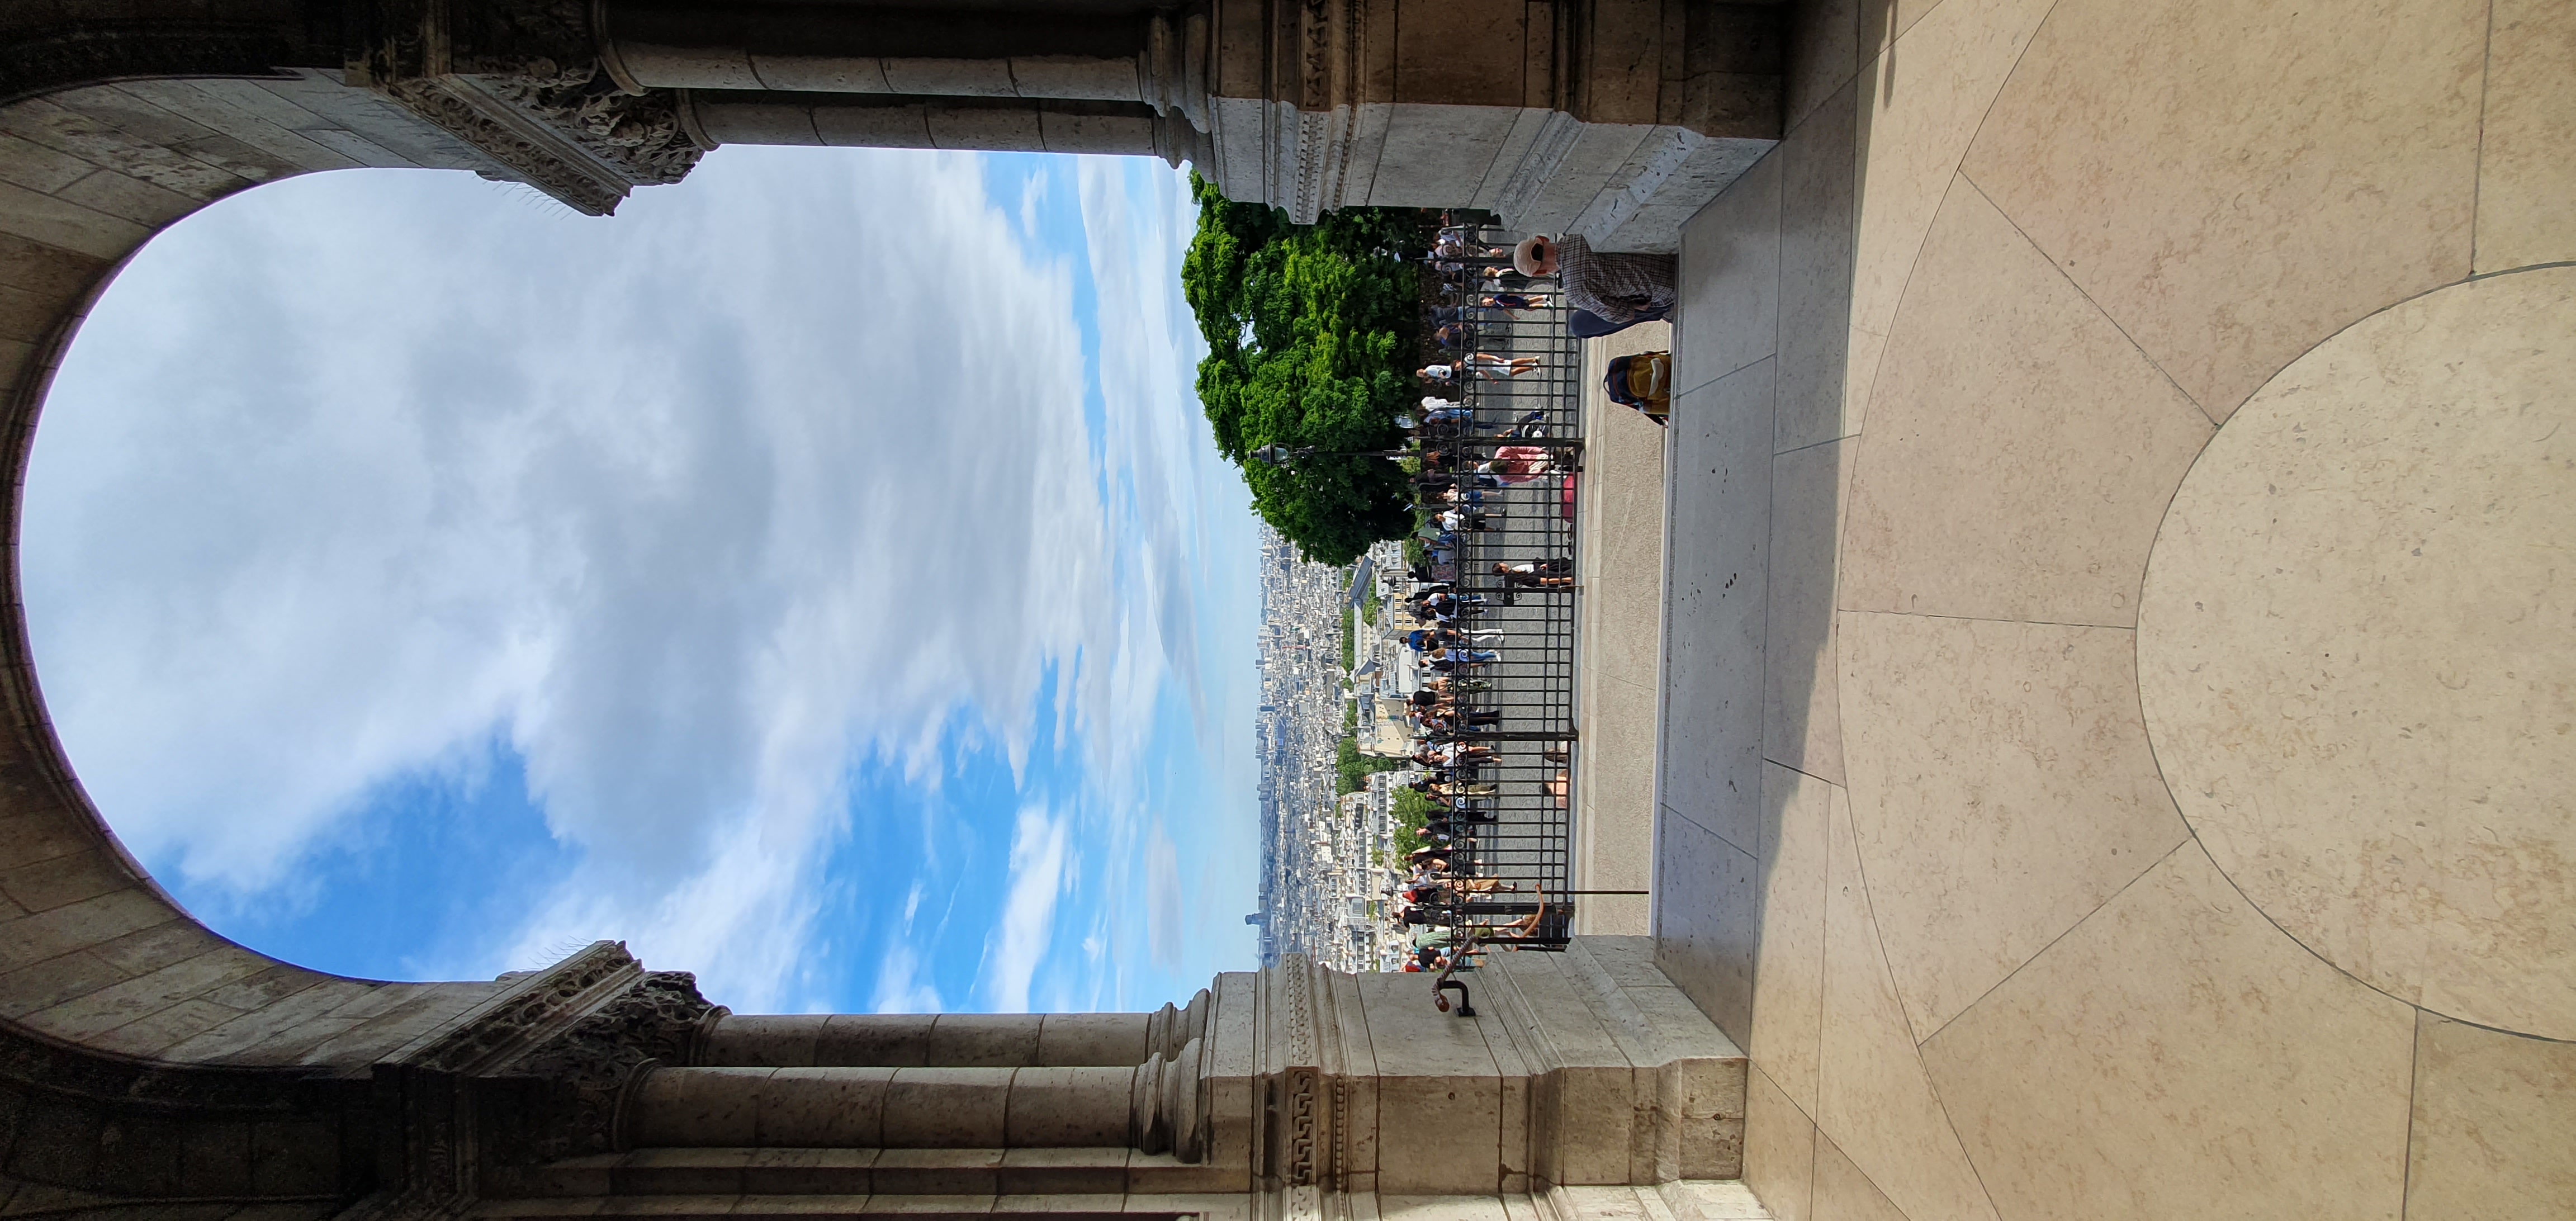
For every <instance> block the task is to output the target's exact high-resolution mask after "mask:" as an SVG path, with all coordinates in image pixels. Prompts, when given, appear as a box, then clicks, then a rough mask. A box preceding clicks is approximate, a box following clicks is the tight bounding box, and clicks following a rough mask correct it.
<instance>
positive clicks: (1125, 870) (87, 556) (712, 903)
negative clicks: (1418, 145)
mask: <svg viewBox="0 0 2576 1221" xmlns="http://www.w3.org/2000/svg"><path fill="white" fill-rule="evenodd" d="M1190 220H1191V212H1190V207H1189V203H1188V198H1187V190H1186V184H1185V181H1184V180H1183V179H1182V178H1181V176H1180V175H1177V174H1175V173H1174V172H1173V171H1171V170H1169V169H1168V168H1166V167H1164V166H1163V165H1161V164H1160V163H1157V162H1152V161H1147V160H1141V159H1089V158H1086V159H1073V158H1050V157H1037V156H1013V155H982V156H977V155H964V154H932V153H920V152H903V151H888V150H818V149H771V148H727V149H724V150H721V151H719V152H717V153H715V154H713V155H711V156H710V157H708V158H707V160H706V162H705V163H704V164H703V165H701V166H700V167H699V169H698V170H697V172H696V173H695V174H694V175H693V176H692V177H691V178H690V180H689V181H688V182H686V183H684V184H682V185H680V186H677V187H665V188H653V189H647V190H644V191H640V192H638V193H637V194H636V195H635V196H634V197H633V198H632V199H630V200H629V201H628V202H627V204H626V205H625V206H624V207H623V208H622V209H621V210H620V213H619V215H618V216H617V217H615V218H613V219H609V220H593V219H588V218H583V217H579V216H575V215H573V214H571V213H569V212H567V211H565V210H563V209H561V208H559V207H557V206H555V205H554V204H552V203H550V202H547V201H545V200H543V199H542V198H540V197H537V196H534V195H533V194H531V193H530V192H528V191H526V190H525V189H524V188H517V187H509V186H502V185H496V184H491V183H486V182H482V181H480V180H477V179H474V178H471V177H469V176H466V175H462V174H442V173H435V172H428V171H355V172H344V173H333V174H323V175H316V176H312V177H309V178H302V179H295V180H291V181H288V182H284V183H278V184H273V185H270V186H265V187H262V188H259V189H257V190H254V191H251V192H248V193H247V194H245V195H242V196H237V197H235V198H233V199H230V200H227V201H224V202H222V203H219V204H217V205H215V206H213V207H211V208H209V209H207V210H206V211H205V212H203V213H200V214H199V215H197V216H195V217H192V218H190V219H188V220H186V221H183V222H181V223H180V224H179V225H177V226H176V227H174V228H173V229H172V230H171V231H170V232H168V233H166V234H164V235H163V236H162V237H160V238H158V239H156V240H155V241H154V242H153V243H152V244H151V245H150V246H149V247H147V248H146V249H145V250H144V252H143V253H142V254H141V255H140V256H139V257H138V258H137V259H136V260H135V262H134V263H133V265H132V266H130V267H129V268H127V269H126V271H125V272H124V273H123V274H122V275H121V276H120V278H119V280H118V282H117V283H116V285H115V286H114V287H113V288H112V289H111V290H110V291H109V292H108V293H107V295H106V296H105V297H104V298H103V299H102V301H101V302H100V304H99V306H98V308H97V309H96V310H95V311H94V312H93V314H92V316H91V318H90V320H89V322H88V324H87V325H86V326H85V327H84V329H83V331H82V334H81V336H80V338H79V339H78V341H77V342H76V343H75V344H74V346H73V348H72V350H71V354H70V357H69V359H68V360H67V361H66V363H65V366H64V368H63V370H62V373H61V376H60V377H59V379H58V380H57V382H56V384H55V387H54V390H53V393H52V395H51V397H50V398H49V399H48V402H47V406H46V413H45V419H44V422H43V424H42V426H41V427H40V429H39V431H38V435H37V441H36V452H35V457H34V461H33V463H32V464H31V466H30V470H29V476H28V489H27V506H28V512H27V517H26V526H25V534H24V545H23V557H24V558H23V570H24V576H25V583H26V593H27V602H28V619H29V627H30V632H31V634H32V636H33V640H34V644H35V648H36V657H37V661H38V666H39V672H40V676H41V679H42V682H43V685H44V690H45V695H46V699H47V702H48V707H49V709H50V711H51V712H52V714H53V717H54V720H55V723H56V726H57V729H58V730H59V732H60V733H61V735H62V738H63V741H64V744H65V747H66V749H67V750H68V751H69V752H70V755H71V758H72V762H73V764H74V766H75V767H76V768H77V769H78V770H79V772H80V775H81V777H82V780H83V782H84V784H85V785H86V786H87V787H88V789H89V792H90V795H91V796H92V798H93V799H94V800H95V801H96V802H97V803H98V805H99V807H100V809H101V811H102V812H103V813H104V814H105V815H106V816H107V819H108V821H109V823H110V824H111V825H112V826H114V827H115V828H116V830H117V832H118V834H119V835H120V837H122V838H123V839H124V840H125V842H126V843H127V845H128V846H129V847H130V848H131V849H132V850H133V851H134V852H135V853H136V854H137V855H138V856H139V857H140V858H141V859H142V860H143V862H144V863H145V864H146V865H147V866H148V867H150V868H151V869H152V870H153V872H154V874H155V875H156V876H157V877H159V878H160V879H161V880H162V882H163V883H164V884H165V885H167V886H169V887H170V888H171V890H172V891H173V892H174V893H175V894H176V895H177V896H178V897H179V898H180V900H181V901H182V902H184V903H186V904H187V905H188V906H189V907H190V908H191V909H192V910H193V911H195V912H196V913H197V914H198V915H199V916H201V917H202V918H204V919H206V920H207V921H208V922H209V923H211V924H212V925H214V927H216V928H217V929H218V930H220V931H223V932H225V933H227V934H228V935H230V936H232V937H234V938H236V939H237V940H240V941H242V942H244V943H246V944H249V945H251V946H254V947H256V948H259V949H262V950H265V951H267V952H270V953H273V954H277V955H279V956H281V957H285V958H288V959H291V960H294V961H297V962H301V963H304V964H307V965H310V966H314V967H319V968H322V969H326V970H332V971H339V972H343V973H347V974H354V975H365V976H374V977H388V978H414V979H431V978H472V977H478V976H489V975H492V974H495V973H497V972H500V971H504V970H511V969H518V968H524V967H530V966H536V965H540V964H542V963H545V962H549V961H552V960H553V959H554V958H556V957H559V956H560V955H561V954H563V953H565V952H568V951H569V950H571V949H573V948H575V947H577V946H579V945H581V944H584V943H586V942H588V941H590V940H593V939H595V938H601V937H608V938H616V939H620V940H625V941H627V942H628V943H629V944H630V946H631V947H632V948H633V949H634V950H635V952H636V953H637V954H638V955H639V956H641V957H642V958H643V959H644V960H645V961H646V963H647V964H648V965H650V966H654V967H657V968H670V969H688V970H695V971H697V972H698V973H699V978H700V984H701V987H702V988H704V989H705V991H706V992H707V994H708V995H709V996H710V997H711V998H712V999H714V1000H717V1001H719V1002H721V1003H725V1004H730V1005H732V1006H733V1007H734V1008H735V1009H736V1010H738V1011H744V1012H753V1011H804V1010H844V1011H851V1010H871V1009H930V1008H944V1009H958V1010H1015V1009H1041V1010H1045V1009H1119V1008H1143V1007H1150V1006H1152V1005H1155V1004H1158V1003H1160V1002H1162V1001H1164V1000H1166V999H1186V998H1187V996H1188V994H1189V993H1190V992H1191V991H1192V990H1194V989H1196V988H1198V987H1200V986H1203V985H1204V984H1205V983H1206V981H1207V979H1208V977H1209V976H1210V975H1211V974H1212V973H1213V972H1215V971H1218V970H1222V969H1232V968H1241V967H1247V966H1249V965H1251V961H1250V960H1251V957H1252V953H1253V946H1252V940H1251V938H1250V936H1249V935H1248V934H1249V932H1250V930H1249V929H1248V928H1247V927H1246V926H1245V925H1244V924H1243V923H1242V920H1241V917H1242V913H1243V912H1245V911H1248V910H1250V908H1251V906H1252V902H1253V900H1252V895H1253V892H1254V889H1255V887H1254V877H1255V867H1256V864H1257V862H1256V859H1255V851H1256V850H1255V846H1254V843H1255V823H1256V817H1255V811H1254V805H1253V802H1254V772H1253V768H1254V767H1255V762H1254V759H1253V757H1252V733H1251V724H1252V710H1253V707H1254V705H1255V704H1256V703H1257V701H1258V691H1257V689H1256V686H1255V681H1254V670H1253V667H1252V665H1251V664H1250V662H1251V660H1252V657H1253V648H1254V645H1253V637H1254V629H1255V626H1256V624H1257V620H1258V616H1259V603H1258V594H1257V590H1256V588H1255V584H1254V566H1253V548H1254V543H1253V520H1252V517H1251V515H1250V511H1249V497H1248V494H1247V493H1246V491H1245V490H1244V487H1243V485H1242V482H1241V480H1240V478H1239V477H1238V476H1237V475H1236V474H1235V473H1234V472H1233V471H1232V470H1231V468H1229V467H1228V466H1226V465H1225V464H1224V463H1223V462H1222V460H1221V459H1219V458H1218V457H1217V455H1216V454H1215V452H1214V449H1213V447H1212V445H1211V443H1210V441H1209V438H1208V432H1207V426H1206V424H1205V421H1204V420H1203V419H1202V417H1201V416H1200V415H1199V412H1198V410H1197V404H1196V401H1195V399H1194V398H1193V397H1192V395H1191V393H1190V390H1189V386H1190V375H1191V369H1192V366H1193V365H1194V364H1195V362H1196V360H1197V358H1198V356H1199V354H1200V349H1199V347H1198V343H1197V338H1196V334H1195V331H1194V329H1193V328H1192V327H1191V325H1190V323H1189V318H1188V308H1187V305H1186V304H1185V303H1184V302H1183V301H1182V300H1181V299H1180V292H1179V283H1178V268H1179V259H1180V252H1181V249H1182V247H1183V245H1184V244H1185V243H1186V241H1187V239H1188V235H1189V228H1190Z"/></svg>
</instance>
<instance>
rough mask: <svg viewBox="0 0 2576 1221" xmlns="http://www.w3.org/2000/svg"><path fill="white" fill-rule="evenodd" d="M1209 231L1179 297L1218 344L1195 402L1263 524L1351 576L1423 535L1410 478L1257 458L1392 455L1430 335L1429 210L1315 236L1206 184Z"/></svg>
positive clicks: (1343, 220) (1186, 268)
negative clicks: (1371, 553)
mask: <svg viewBox="0 0 2576 1221" xmlns="http://www.w3.org/2000/svg"><path fill="white" fill-rule="evenodd" d="M1190 189H1191V191H1192V193H1193V195H1194V197H1195V198H1196V199H1197V200H1198V205H1199V225H1198V234H1197V236H1196V237H1195V238H1193V239H1192V240H1191V242H1190V250H1189V255H1188V256H1187V258H1185V259H1184V260H1183V261H1182V264H1181V286H1182V289H1183V291H1184V292H1185V293H1186V294H1187V295H1188V298H1189V302H1190V309H1191V310H1192V311H1193V312H1195V313H1196V314H1197V315H1198V323H1199V331H1200V333H1201V334H1202V335H1204V336H1206V338H1207V345H1208V355H1207V359H1205V360H1202V361H1200V362H1199V376H1198V392H1199V402H1200V403H1201V405H1203V406H1204V407H1205V408H1206V410H1207V417H1208V423H1209V424H1210V425H1211V426H1213V428H1214V429H1215V432H1216V444H1217V449H1218V450H1220V451H1221V452H1223V453H1224V454H1225V456H1226V457H1227V458H1228V459H1231V460H1232V461H1233V462H1235V463H1236V464H1237V465H1239V466H1241V467H1243V473H1244V480H1245V482H1247V483H1249V484H1251V485H1252V503H1253V507H1254V509H1255V510H1257V511H1258V512H1259V513H1260V514H1261V516H1262V518H1263V519H1264V520H1266V521H1268V522H1269V523H1270V524H1271V526H1272V527H1273V528H1274V529H1277V530H1278V531H1279V533H1280V534H1282V535H1284V536H1285V537H1287V538H1288V539H1289V541H1291V542H1294V543H1296V544H1297V547H1298V549H1299V550H1300V551H1302V552H1304V553H1305V556H1306V558H1307V559H1309V560H1312V561H1314V562H1316V563H1321V564H1349V563H1351V562H1353V561H1355V560H1357V559H1358V558H1359V557H1360V555H1361V553H1362V552H1364V551H1366V550H1367V549H1368V546H1369V544H1370V543H1373V542H1376V541H1378V540H1380V539H1391V538H1402V537H1404V536H1405V535H1407V534H1408V533H1410V532H1411V531H1412V529H1413V512H1412V508H1411V497H1410V490H1409V489H1408V487H1407V486H1406V482H1405V480H1406V475H1405V473H1404V471H1403V469H1402V468H1400V467H1399V466H1398V465H1397V464H1396V463H1394V462H1390V461H1387V460H1386V459H1384V458H1332V457H1321V456H1319V457H1314V458H1308V459H1305V460H1303V461H1301V462H1299V463H1298V464H1297V466H1296V468H1295V469H1294V470H1281V469H1278V468H1276V467H1272V466H1270V465H1268V464H1266V463H1262V462H1258V461H1254V460H1252V458H1251V455H1252V454H1253V452H1254V451H1256V450H1259V449H1261V448H1263V447H1265V446H1269V445H1274V444H1277V445H1285V446H1289V447H1292V448H1294V447H1299V446H1312V447H1314V448H1317V449H1321V450H1327V451H1351V450H1359V451H1365V450H1381V449H1392V448H1395V447H1396V446H1399V445H1401V444H1403V442H1404V434H1403V432H1402V431H1401V430H1399V429H1398V428H1397V427H1396V425H1395V417H1396V415H1397V414H1398V413H1399V412H1402V411H1403V410H1404V409H1405V408H1406V407H1407V406H1409V405H1411V403H1412V401H1413V400H1414V399H1415V398H1417V397H1419V395H1418V392H1416V391H1414V390H1413V389H1412V372H1413V371H1412V369H1411V368H1410V367H1409V363H1410V360H1411V357H1412V355H1413V353H1414V351H1415V344H1416V343H1417V341H1418V337H1419V334H1420V326H1421V311H1422V298H1421V279H1420V274H1421V265H1420V264H1419V263H1415V262H1409V261H1407V256H1410V255H1417V254H1419V253H1421V252H1422V251H1423V250H1424V249H1425V248H1426V244H1427V243H1426V233H1425V214H1424V213H1423V212H1421V211H1420V210H1418V209H1413V208H1344V209H1342V210H1341V211H1339V212H1334V213H1329V214H1327V215H1326V216H1325V217H1324V218H1323V219H1322V220H1320V221H1319V222H1317V223H1315V224H1312V225H1297V224H1291V223H1289V220H1288V214H1287V213H1285V212H1283V211H1281V210H1279V209H1277V208H1272V207H1268V206H1265V205H1261V204H1243V203H1236V202H1234V201H1232V200H1229V199H1227V198H1225V197H1224V196H1223V195H1221V194H1219V193H1218V192H1217V189H1216V188H1215V187H1213V186H1211V185H1209V184H1208V183H1207V181H1206V180H1205V179H1202V178H1200V177H1198V176H1197V175H1196V174H1192V175H1191V176H1190Z"/></svg>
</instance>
